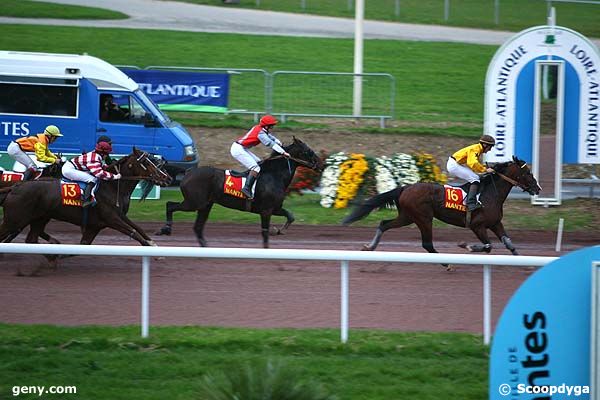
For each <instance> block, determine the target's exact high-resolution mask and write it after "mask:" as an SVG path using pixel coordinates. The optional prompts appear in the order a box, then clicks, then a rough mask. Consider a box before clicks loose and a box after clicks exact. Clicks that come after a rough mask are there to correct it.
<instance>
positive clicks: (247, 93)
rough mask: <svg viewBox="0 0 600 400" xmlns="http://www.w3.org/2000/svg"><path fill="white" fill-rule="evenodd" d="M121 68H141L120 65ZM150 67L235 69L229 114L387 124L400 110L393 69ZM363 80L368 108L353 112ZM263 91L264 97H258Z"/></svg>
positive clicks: (231, 71)
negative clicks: (355, 94) (355, 91)
mask: <svg viewBox="0 0 600 400" xmlns="http://www.w3.org/2000/svg"><path fill="white" fill-rule="evenodd" d="M117 67H118V68H121V69H125V68H128V69H141V68H139V67H137V66H134V65H117ZM143 69H146V70H169V71H202V72H219V73H224V72H225V73H227V74H229V110H228V111H227V114H252V115H253V116H254V120H255V121H258V118H259V116H260V115H261V114H267V113H268V114H274V115H278V116H281V119H282V121H283V122H285V120H286V118H287V117H292V116H295V117H325V118H375V119H378V120H379V125H380V127H381V128H385V121H386V120H387V119H392V118H393V115H394V101H395V95H396V80H395V79H394V77H393V76H392V75H390V74H384V73H365V74H353V73H349V72H348V73H346V72H309V71H275V72H274V73H273V74H269V73H268V72H266V71H265V70H262V69H249V68H205V67H178V66H172V65H168V66H166V65H152V66H149V67H146V68H143ZM357 77H360V78H361V79H362V87H363V90H362V93H363V98H362V112H361V114H360V115H353V87H354V86H353V85H354V80H355V78H357ZM261 91H262V92H263V93H264V96H257V93H259V92H261Z"/></svg>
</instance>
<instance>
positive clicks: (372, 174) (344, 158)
mask: <svg viewBox="0 0 600 400" xmlns="http://www.w3.org/2000/svg"><path fill="white" fill-rule="evenodd" d="M446 181H447V178H446V176H445V175H444V174H443V173H442V171H441V169H440V167H439V166H438V165H437V164H436V161H435V158H434V157H433V156H432V155H431V154H427V153H418V154H415V155H409V154H404V153H397V154H394V155H392V156H391V157H387V156H382V157H378V158H370V157H367V156H365V155H364V154H350V155H347V154H345V153H343V152H340V153H335V154H332V155H330V156H329V157H328V158H327V159H326V160H325V170H324V171H323V174H322V176H321V192H320V194H321V205H322V206H323V207H326V208H330V207H334V208H345V207H347V206H348V203H349V202H350V201H351V200H352V199H354V198H355V197H356V196H357V195H358V194H360V195H361V196H362V195H364V196H371V195H374V194H376V193H384V192H387V191H389V190H392V189H395V188H396V187H398V186H402V185H410V184H413V183H417V182H438V183H446Z"/></svg>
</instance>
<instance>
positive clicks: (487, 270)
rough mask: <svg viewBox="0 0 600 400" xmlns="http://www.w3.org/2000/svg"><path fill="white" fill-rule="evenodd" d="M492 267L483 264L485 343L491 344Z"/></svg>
mask: <svg viewBox="0 0 600 400" xmlns="http://www.w3.org/2000/svg"><path fill="white" fill-rule="evenodd" d="M491 282H492V268H491V266H489V265H484V266H483V344H485V345H488V344H490V338H491V336H492V334H491V332H492V287H491V286H492V285H491Z"/></svg>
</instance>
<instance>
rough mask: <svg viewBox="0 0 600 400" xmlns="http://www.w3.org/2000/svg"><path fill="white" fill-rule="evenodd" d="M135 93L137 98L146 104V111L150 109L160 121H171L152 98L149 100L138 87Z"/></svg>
mask: <svg viewBox="0 0 600 400" xmlns="http://www.w3.org/2000/svg"><path fill="white" fill-rule="evenodd" d="M135 94H136V95H137V97H138V99H140V101H141V102H142V103H144V105H145V106H146V108H147V109H148V111H150V112H151V113H152V114H153V115H155V116H157V117H158V119H159V120H160V122H163V123H168V122H171V119H170V118H169V117H168V116H167V115H166V114H165V113H163V112H162V111H161V110H160V108H158V106H157V105H156V104H155V103H154V102H153V101H152V100H150V99H149V98H148V96H146V94H145V93H144V92H142V91H141V90H140V89H138V90H136V91H135Z"/></svg>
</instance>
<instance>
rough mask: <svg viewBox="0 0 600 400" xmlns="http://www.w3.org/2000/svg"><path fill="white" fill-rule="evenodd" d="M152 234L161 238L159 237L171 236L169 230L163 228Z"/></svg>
mask: <svg viewBox="0 0 600 400" xmlns="http://www.w3.org/2000/svg"><path fill="white" fill-rule="evenodd" d="M154 234H155V235H158V236H161V235H167V236H171V228H168V227H165V226H163V227H162V228H160V230H159V231H156V232H155V233H154Z"/></svg>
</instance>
